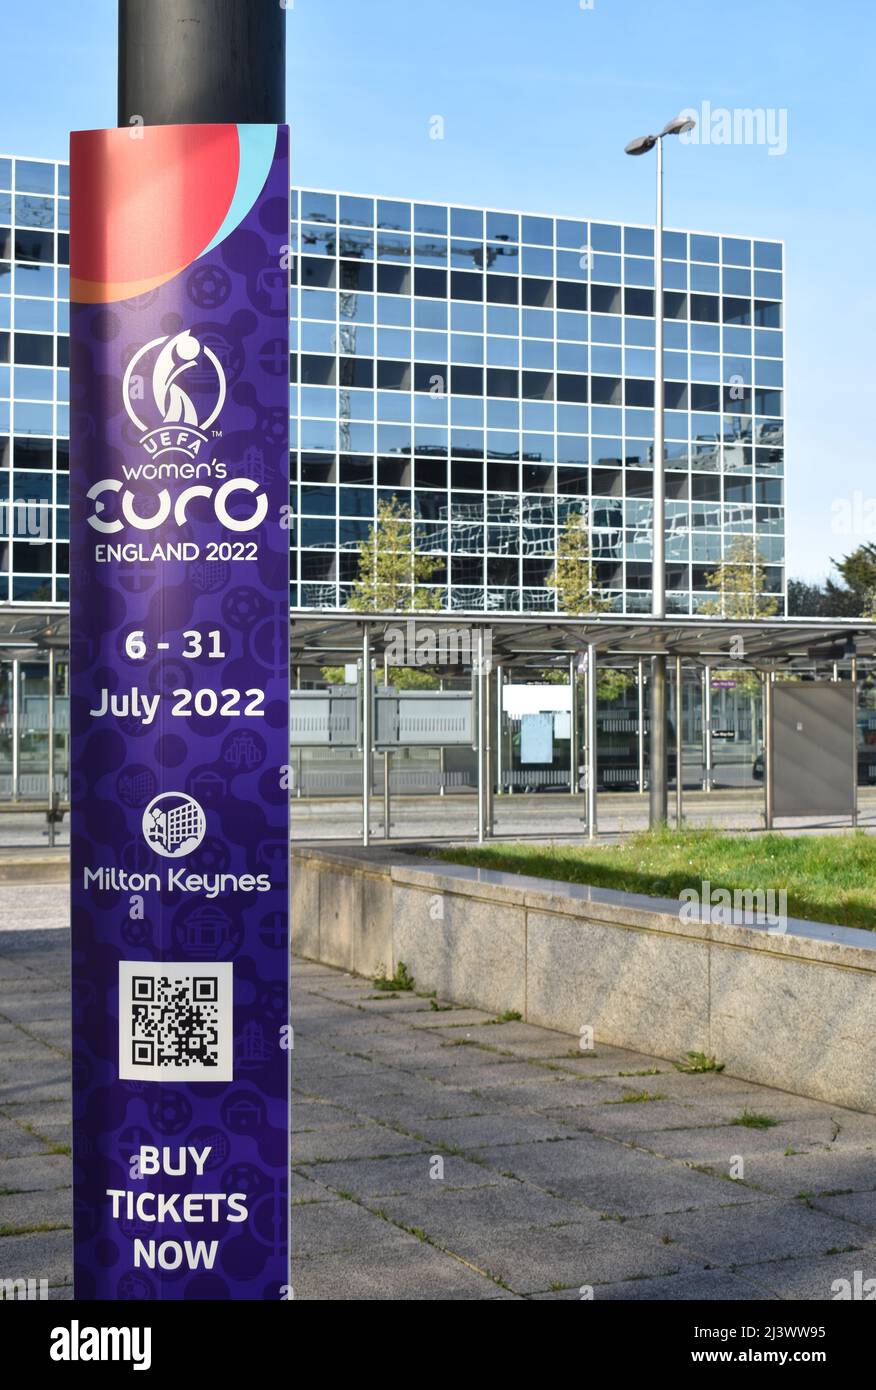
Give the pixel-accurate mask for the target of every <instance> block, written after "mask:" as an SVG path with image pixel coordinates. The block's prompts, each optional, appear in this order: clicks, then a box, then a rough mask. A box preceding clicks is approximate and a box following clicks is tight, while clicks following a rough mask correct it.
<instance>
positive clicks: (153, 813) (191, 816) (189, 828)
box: [143, 792, 207, 859]
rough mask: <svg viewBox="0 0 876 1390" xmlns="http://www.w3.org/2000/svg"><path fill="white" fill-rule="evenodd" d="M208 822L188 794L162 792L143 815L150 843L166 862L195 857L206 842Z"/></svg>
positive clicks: (199, 805)
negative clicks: (192, 854) (187, 855)
mask: <svg viewBox="0 0 876 1390" xmlns="http://www.w3.org/2000/svg"><path fill="white" fill-rule="evenodd" d="M206 829H207V818H206V816H205V815H204V808H203V806H201V804H200V802H198V801H196V800H195V798H194V797H193V796H187V795H186V793H185V792H162V793H161V794H160V795H159V796H155V797H153V798H152V800H151V801H150V802H149V805H148V806H147V807H146V810H145V811H144V812H143V835H144V837H145V839H146V843H147V844H148V845H151V846H152V848H153V849H154V850H155V851H156V853H157V854H160V855H163V856H164V858H165V859H179V858H181V857H182V855H184V854H191V853H192V851H193V850H196V849H197V848H198V845H199V844H200V843H201V841H202V840H203V838H204V831H205V830H206Z"/></svg>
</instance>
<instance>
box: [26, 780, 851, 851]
mask: <svg viewBox="0 0 876 1390" xmlns="http://www.w3.org/2000/svg"><path fill="white" fill-rule="evenodd" d="M476 801H477V798H476V797H475V796H474V793H473V792H455V793H453V794H452V795H448V796H444V797H439V796H412V795H404V796H402V795H393V796H392V797H391V799H390V823H391V827H392V832H391V833H392V838H393V839H394V840H406V839H407V840H413V841H417V840H419V841H420V842H422V841H424V840H429V841H433V840H437V839H447V840H459V839H460V838H462V837H465V836H467V837H468V838H469V839H470V838H472V837H473V836H474V835H475V834H476V814H477V804H476ZM291 805H292V838H293V840H294V841H295V842H296V843H298V844H301V843H304V842H313V841H318V842H328V841H330V840H340V839H351V840H356V839H359V838H360V837H361V834H362V803H361V800H360V799H359V798H358V797H357V796H348V797H346V798H341V797H332V796H326V797H312V798H309V799H304V798H302V799H301V800H300V801H299V800H295V799H293V801H292V803H291ZM858 812H859V814H858V824H859V825H860V827H861V828H862V829H863V830H868V831H873V830H874V829H876V790H874V789H873V788H870V787H867V788H864V787H862V788H860V789H859V793H858ZM669 815H670V820H672V819H673V818H674V815H675V792H674V790H673V791H670V796H669ZM683 815H684V819H685V823H686V824H687V825H688V826H689V827H692V828H703V827H712V828H714V829H720V830H737V831H756V830H762V829H763V824H764V799H763V788H762V787H761V788H752V789H750V790H748V791H727V790H720V791H713V792H703V791H691V790H686V791H685V793H684V801H683ZM370 824H371V833H372V835H373V836H374V838H375V839H378V840H379V839H383V838H384V836H385V829H384V801H383V795H382V792H381V793H379V794H377V793H376V794H375V795H374V796H373V797H372V800H371V814H370ZM647 825H648V798H647V795H645V796H639V795H638V793H633V792H620V793H618V792H600V794H599V796H598V798H597V826H598V829H599V838H600V840H609V839H612V838H615V837H617V836H619V835H624V834H628V833H629V832H630V831H634V830H644V829H646V828H647ZM0 828H2V827H0ZM778 828H780V829H782V830H784V831H787V832H789V833H809V832H814V831H817V832H819V833H821V832H826V831H848V829H849V817H848V816H833V817H828V816H807V817H794V818H790V817H789V818H785V817H783V818H782V820H781V823H780V826H779V827H778ZM586 831H587V823H586V806H585V799H584V797H583V796H580V795H576V796H574V797H572V796H570V795H569V794H568V792H560V791H558V792H554V793H550V794H548V793H542V794H530V793H526V794H521V795H517V794H515V795H514V796H507V795H506V796H497V797H494V799H493V833H494V835H496V836H501V837H505V838H512V839H521V838H525V837H530V836H532V837H537V838H539V839H545V840H546V839H567V838H569V837H574V836H582V835H584V834H586Z"/></svg>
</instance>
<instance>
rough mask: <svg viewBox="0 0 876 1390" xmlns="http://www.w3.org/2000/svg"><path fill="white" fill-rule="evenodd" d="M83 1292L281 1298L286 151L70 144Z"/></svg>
mask: <svg viewBox="0 0 876 1390" xmlns="http://www.w3.org/2000/svg"><path fill="white" fill-rule="evenodd" d="M71 185H72V186H71V301H72V302H71V324H70V368H71V372H70V375H71V468H70V548H71V566H70V570H71V618H70V626H71V701H70V704H71V760H70V761H71V803H72V827H71V834H72V841H71V860H72V866H71V871H72V951H73V1163H74V1239H75V1294H76V1297H77V1298H96V1299H183V1298H186V1299H193V1298H194V1299H275V1300H279V1299H283V1298H288V1297H290V1296H291V1295H290V1290H289V1288H288V1284H289V1275H288V1212H289V1192H288V1165H289V1049H290V1047H291V1030H290V1026H289V908H288V886H289V885H288V874H289V824H288V803H287V790H286V787H287V779H286V773H287V765H288V761H289V734H288V717H289V671H288V661H289V633H288V628H289V533H288V529H286V518H287V516H288V503H289V425H288V421H289V385H288V383H289V370H288V362H289V295H288V282H289V271H288V265H289V261H288V256H289V247H288V242H289V157H288V129H287V128H286V127H285V126H281V127H277V126H235V125H220V126H165V127H151V128H150V127H141V128H140V129H139V130H133V129H132V130H112V131H87V132H80V133H76V134H74V135H73V136H72V137H71Z"/></svg>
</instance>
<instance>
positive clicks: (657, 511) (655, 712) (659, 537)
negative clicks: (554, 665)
mask: <svg viewBox="0 0 876 1390" xmlns="http://www.w3.org/2000/svg"><path fill="white" fill-rule="evenodd" d="M695 125H696V121H695V120H694V119H693V117H689V116H677V117H676V118H675V120H673V121H670V122H669V124H668V125H667V126H664V128H663V130H661V132H660V134H659V135H641V136H639V138H638V139H637V140H631V141H630V143H629V144H628V145H627V146H626V148H625V151H624V153H625V154H631V155H640V154H648V152H649V151H650V150H653V149H654V148H655V146H656V149H657V225H656V229H655V233H654V321H655V325H656V327H655V333H654V502H653V513H654V519H653V523H652V547H653V548H652V560H651V616H652V617H654V618H665V617H666V480H665V462H664V452H665V451H664V447H663V408H664V401H663V141H664V140H665V138H666V136H667V135H683V134H684V133H685V132H686V131H688V130H693V128H694V126H695ZM676 737H679V738H680V737H681V733H680V730H678V731H676ZM667 797H668V775H667V739H666V654H665V652H660V653H658V654H657V655H656V656H653V657H652V658H651V791H650V809H649V823H650V825H651V828H652V830H653V829H656V828H657V826H660V825H665V823H666V813H667Z"/></svg>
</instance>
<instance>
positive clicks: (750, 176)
mask: <svg viewBox="0 0 876 1390" xmlns="http://www.w3.org/2000/svg"><path fill="white" fill-rule="evenodd" d="M3 10H4V15H3V48H2V53H0V149H2V150H4V151H9V152H13V153H18V154H34V155H46V156H63V155H64V154H65V152H66V142H67V132H68V131H69V130H70V129H71V128H85V127H91V126H104V125H113V124H114V123H115V90H116V87H115V26H116V5H115V3H114V0H88V3H87V4H81V3H80V4H72V5H71V4H70V3H69V0H41V3H40V5H39V6H37V7H33V6H30V7H29V6H21V5H14V4H12V0H3ZM874 40H876V7H873V6H872V5H871V4H869V3H868V2H867V0H834V3H832V4H827V5H825V4H817V3H815V0H768V2H765V0H734V3H733V4H732V5H730V4H727V2H726V0H675V3H673V4H669V5H664V4H659V3H655V2H654V0H593V3H592V8H587V7H586V6H585V7H584V8H582V7H581V4H580V3H579V0H541V3H540V4H534V3H532V2H531V0H443V3H441V4H436V3H435V0H393V3H390V0H368V3H366V4H363V3H362V0H294V3H293V4H290V5H289V7H288V55H289V64H288V67H289V101H288V117H289V120H290V123H291V124H292V127H293V151H294V154H293V159H294V165H293V168H294V180H295V182H296V183H301V184H310V185H311V186H317V187H328V188H332V187H338V188H344V189H349V190H350V191H354V192H355V191H360V192H381V193H385V194H388V195H393V194H394V195H399V196H405V197H418V198H424V199H437V200H439V201H458V202H463V203H475V204H477V203H484V204H490V205H493V206H496V207H509V208H521V209H531V210H533V211H544V212H556V213H562V214H566V215H570V216H575V215H577V216H585V217H590V216H592V217H595V218H600V219H604V220H629V221H633V222H648V221H650V220H651V218H652V216H653V161H652V160H651V159H646V160H632V159H625V158H624V156H623V153H622V149H623V145H624V144H625V143H626V141H627V140H628V139H630V138H631V137H632V136H634V135H638V134H641V133H644V132H647V131H649V130H652V129H655V128H660V127H662V125H663V124H664V123H665V122H666V121H667V120H668V119H669V118H670V116H672V115H674V114H675V113H676V111H678V110H680V109H682V108H685V107H693V108H696V109H698V110H701V109H702V106H703V103H704V102H708V103H710V105H711V108H712V110H713V111H714V110H715V109H717V108H728V109H731V110H732V109H735V108H747V109H754V108H764V109H768V110H771V111H773V112H776V113H782V112H784V113H785V115H784V117H782V116H781V115H777V116H776V119H777V120H782V119H784V120H786V121H787V151H786V152H785V153H784V154H781V155H771V154H770V153H769V150H768V147H767V146H765V145H760V146H758V145H746V144H740V145H715V144H712V145H708V146H706V145H704V144H700V145H688V146H682V145H680V144H678V143H677V142H671V147H670V148H669V149H668V150H667V207H666V220H667V223H668V225H675V226H680V227H687V226H689V227H693V228H698V229H702V230H716V231H725V232H729V233H733V232H738V233H743V234H745V235H755V236H763V237H778V238H782V239H784V240H785V242H786V266H787V283H786V301H787V315H786V329H787V345H786V346H787V397H786V416H787V428H788V450H787V470H788V480H787V491H788V504H789V514H788V542H789V544H788V551H789V574H790V575H791V576H797V577H810V578H818V577H823V576H824V575H825V574H826V573H827V572H828V570H829V566H830V557H831V556H837V557H838V556H841V555H843V554H844V553H847V552H848V551H849V550H851V549H852V548H853V547H854V546H855V545H857V544H860V542H861V541H863V540H871V541H874V542H876V530H874V531H873V532H867V531H866V530H862V531H858V532H854V531H850V532H847V533H840V532H837V531H836V530H834V529H833V522H832V517H833V515H834V508H835V504H837V503H838V502H839V503H841V502H842V501H843V500H844V499H847V500H848V502H849V504H854V500H855V497H856V494H857V495H858V499H859V502H863V504H864V505H863V506H862V507H861V506H859V507H858V508H857V510H858V512H859V513H863V515H864V516H865V517H867V516H868V515H869V513H872V512H874V511H876V507H874V506H871V507H870V508H869V509H868V508H867V507H866V502H867V499H870V498H874V497H876V476H874V473H876V450H874V444H873V430H872V427H871V419H870V415H871V401H872V400H873V399H874V392H873V389H872V383H873V378H874V366H876V363H874V335H873V332H872V328H871V322H872V319H873V311H874V307H876V304H874V300H876V294H874V277H873V252H872V245H873V242H874V232H876V178H874V172H876V170H874V162H876V161H874V153H873V145H872V119H871V96H870V94H871V92H872V88H873V78H872V53H873V51H874ZM435 116H440V117H442V118H443V121H444V138H443V140H434V139H430V138H429V132H430V119H431V118H433V117H435Z"/></svg>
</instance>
